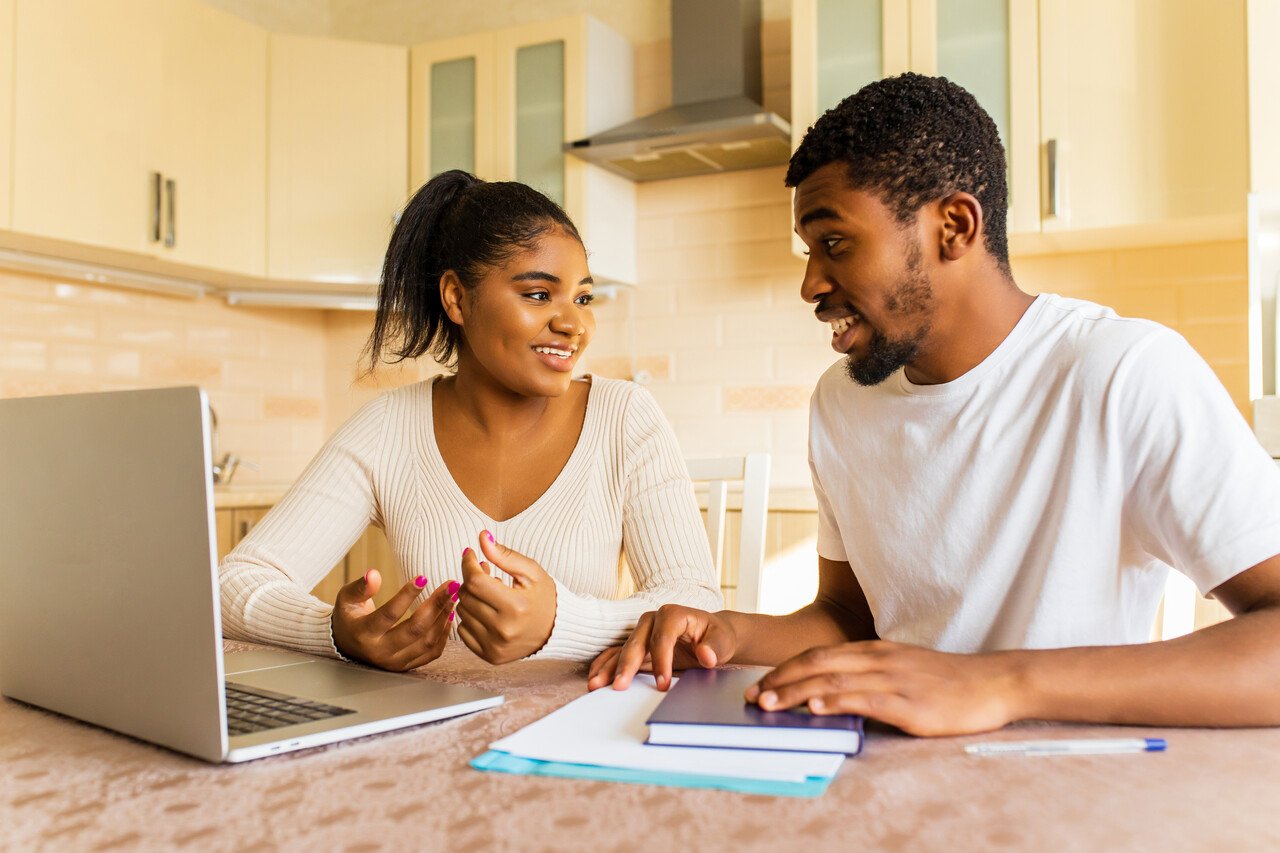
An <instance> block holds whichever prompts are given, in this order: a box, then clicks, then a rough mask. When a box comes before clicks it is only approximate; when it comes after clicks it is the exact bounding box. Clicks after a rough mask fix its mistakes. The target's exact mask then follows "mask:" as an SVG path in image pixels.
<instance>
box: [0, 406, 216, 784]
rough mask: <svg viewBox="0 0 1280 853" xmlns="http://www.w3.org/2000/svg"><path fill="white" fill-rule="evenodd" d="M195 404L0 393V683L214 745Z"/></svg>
mask: <svg viewBox="0 0 1280 853" xmlns="http://www.w3.org/2000/svg"><path fill="white" fill-rule="evenodd" d="M208 436H209V415H208V401H207V399H206V398H205V395H204V392H203V391H202V390H200V389H199V388H164V389H154V390H143V391H118V392H109V393H102V394H74V395H66V396H57V397H34V398H24V399H10V400H0V448H2V449H3V452H4V455H5V465H4V472H3V474H0V507H2V508H3V509H2V510H0V543H3V544H2V545H0V693H3V694H4V695H5V696H9V697H11V698H14V699H19V700H21V701H23V702H27V703H30V704H32V705H38V706H40V707H43V708H47V709H49V710H51V711H56V712H58V713H61V714H66V715H68V716H71V717H76V718H78V719H81V720H85V721H87V722H91V723H95V724H97V725H100V726H104V727H106V728H110V729H114V730H116V731H119V732H123V733H125V734H128V735H133V736H135V737H138V738H142V739H144V740H148V741H151V742H153V743H158V744H161V745H163V746H168V747H171V748H173V749H176V750H179V751H181V752H186V753H189V754H191V755H195V756H198V757H200V758H204V759H206V760H208V761H220V760H222V758H223V757H224V756H225V755H226V753H227V735H226V723H225V716H224V714H225V712H224V699H223V672H222V654H221V651H222V629H221V623H220V619H219V615H220V614H218V612H217V602H218V595H217V589H216V583H217V579H216V574H215V572H214V570H213V567H214V566H215V564H216V553H217V552H216V541H215V530H214V521H213V486H212V482H211V481H210V478H209V470H210V468H209V465H210V458H209V439H208Z"/></svg>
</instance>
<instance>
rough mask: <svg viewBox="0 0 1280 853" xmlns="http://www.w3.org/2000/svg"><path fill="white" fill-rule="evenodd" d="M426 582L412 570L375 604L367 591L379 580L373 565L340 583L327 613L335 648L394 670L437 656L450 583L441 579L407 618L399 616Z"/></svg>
mask: <svg viewBox="0 0 1280 853" xmlns="http://www.w3.org/2000/svg"><path fill="white" fill-rule="evenodd" d="M426 585H427V579H426V578H424V577H423V576H422V575H418V577H416V578H414V579H413V580H411V581H409V582H408V583H406V584H405V585H404V586H403V587H402V588H401V589H400V591H399V592H397V593H396V594H395V595H394V596H393V597H392V598H391V600H390V601H388V602H387V603H386V604H384V605H382V606H381V607H379V608H376V609H375V608H374V606H373V596H374V595H375V594H377V592H378V589H379V588H380V587H381V586H382V575H381V574H380V573H379V572H378V571H377V570H376V569H370V570H369V571H367V572H365V574H364V577H362V578H357V579H356V580H354V581H352V582H351V583H349V584H347V585H346V586H344V587H343V588H342V589H340V590H339V591H338V597H337V599H336V600H335V601H334V605H333V616H332V617H330V624H331V625H332V628H333V642H334V644H335V645H337V647H338V651H340V652H342V653H343V654H344V655H346V656H347V657H349V658H351V659H352V660H358V661H362V662H364V663H367V664H371V665H373V666H376V667H380V668H381V669H389V670H393V671H395V672H405V671H407V670H410V669H417V668H418V667H420V666H425V665H427V664H429V663H431V661H433V660H435V659H436V658H438V657H440V653H441V652H442V651H444V644H445V640H446V639H448V636H449V622H450V621H451V620H452V619H453V616H452V614H451V613H450V596H451V595H452V590H451V589H450V587H453V589H454V590H456V589H457V585H456V583H454V582H453V581H450V582H449V583H446V584H441V585H440V588H439V589H437V590H436V591H435V592H433V593H431V596H430V597H429V598H428V599H427V600H426V601H424V602H422V604H420V605H418V608H417V609H416V610H414V611H413V613H412V615H410V616H409V618H408V619H405V620H404V621H403V622H401V621H400V617H402V616H404V614H405V611H406V610H408V609H409V605H411V604H412V603H413V600H414V599H415V598H417V597H418V595H419V594H420V593H421V592H422V590H423V588H424V587H426Z"/></svg>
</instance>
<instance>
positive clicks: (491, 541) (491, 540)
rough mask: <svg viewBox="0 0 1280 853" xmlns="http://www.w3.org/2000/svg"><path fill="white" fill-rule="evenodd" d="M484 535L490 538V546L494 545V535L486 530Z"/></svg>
mask: <svg viewBox="0 0 1280 853" xmlns="http://www.w3.org/2000/svg"><path fill="white" fill-rule="evenodd" d="M484 535H485V536H487V537H489V544H490V545H492V544H493V534H492V533H490V532H489V531H487V530H486V531H485V532H484Z"/></svg>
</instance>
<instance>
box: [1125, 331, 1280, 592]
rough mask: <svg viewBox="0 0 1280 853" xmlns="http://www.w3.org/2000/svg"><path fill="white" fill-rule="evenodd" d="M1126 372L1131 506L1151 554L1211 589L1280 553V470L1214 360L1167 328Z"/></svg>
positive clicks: (1137, 351)
mask: <svg viewBox="0 0 1280 853" xmlns="http://www.w3.org/2000/svg"><path fill="white" fill-rule="evenodd" d="M1117 380H1118V382H1119V385H1118V399H1119V400H1120V401H1122V405H1121V406H1119V407H1116V408H1113V410H1112V411H1110V412H1109V415H1110V416H1113V417H1116V418H1118V419H1120V434H1121V435H1122V436H1123V443H1124V447H1123V448H1122V451H1123V453H1124V459H1125V465H1126V471H1125V474H1126V482H1127V483H1129V484H1130V488H1129V491H1128V495H1127V496H1126V514H1127V515H1128V517H1129V518H1130V519H1131V520H1132V523H1133V524H1134V525H1135V527H1136V532H1137V536H1138V539H1139V541H1140V542H1141V543H1142V544H1143V547H1144V548H1145V549H1146V550H1147V551H1148V553H1150V554H1151V555H1152V556H1153V557H1156V558H1158V559H1160V560H1162V561H1163V562H1165V563H1168V564H1169V565H1171V566H1173V567H1174V568H1175V569H1177V570H1178V571H1180V572H1182V573H1183V574H1185V575H1186V576H1187V577H1189V578H1190V579H1191V580H1192V581H1193V582H1194V583H1195V585H1196V586H1197V588H1199V590H1200V592H1201V593H1208V592H1209V591H1210V590H1212V589H1213V588H1214V587H1217V586H1219V585H1220V584H1222V583H1223V582H1225V581H1227V580H1230V579H1231V578H1233V577H1235V576H1236V575H1237V574H1239V573H1240V572H1242V571H1244V570H1245V569H1248V568H1250V567H1252V566H1254V565H1256V564H1258V563H1260V562H1262V561H1263V560H1265V559H1267V558H1269V557H1272V556H1275V555H1276V554H1280V469H1278V468H1277V466H1276V463H1275V462H1274V461H1273V460H1272V459H1271V457H1270V456H1269V455H1268V454H1267V452H1266V451H1265V450H1263V449H1262V446H1261V445H1259V444H1258V441H1257V439H1256V438H1255V437H1254V435H1253V431H1252V430H1251V429H1250V428H1249V425H1248V424H1247V423H1246V422H1245V420H1244V418H1243V417H1242V416H1241V415H1240V412H1239V410H1237V409H1236V407H1235V404H1234V403H1233V402H1232V400H1231V398H1230V396H1229V395H1228V394H1227V391H1226V389H1225V388H1224V387H1223V386H1222V383H1221V382H1220V381H1218V378H1217V376H1215V375H1214V373H1213V371H1212V370H1211V369H1210V368H1209V365H1208V364H1206V363H1205V361H1204V359H1202V358H1201V357H1200V356H1199V354H1198V353H1196V352H1195V350H1193V349H1192V348H1191V346H1190V345H1189V344H1188V343H1187V342H1186V340H1185V339H1183V338H1182V336H1181V335H1178V334H1176V333H1174V332H1171V331H1168V330H1163V331H1161V332H1159V333H1157V334H1154V335H1152V336H1151V338H1149V339H1148V340H1147V342H1146V346H1143V347H1135V348H1134V349H1133V350H1131V351H1130V352H1129V353H1128V354H1127V355H1126V356H1125V358H1124V361H1122V364H1121V366H1120V368H1119V369H1118V370H1117Z"/></svg>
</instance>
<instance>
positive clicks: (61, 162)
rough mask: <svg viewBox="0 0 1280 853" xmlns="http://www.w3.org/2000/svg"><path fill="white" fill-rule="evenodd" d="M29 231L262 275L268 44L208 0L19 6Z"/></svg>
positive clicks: (22, 211) (16, 220) (17, 127)
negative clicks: (205, 1) (206, 1)
mask: <svg viewBox="0 0 1280 853" xmlns="http://www.w3.org/2000/svg"><path fill="white" fill-rule="evenodd" d="M15 22H16V39H15V45H14V57H15V61H14V74H15V86H14V111H13V112H14V131H13V165H14V171H13V190H12V193H13V200H12V222H11V227H12V228H13V229H14V230H15V231H19V232H23V233H28V234H35V235H39V236H42V237H51V238H55V239H60V240H68V241H73V242H77V243H85V244H89V245H93V246H101V247H106V248H111V249H118V250H123V251H127V252H133V253H140V254H148V255H152V256H155V257H161V258H165V259H170V260H175V261H181V262H183V263H189V264H195V265H202V266H214V267H217V268H220V269H225V270H230V271H233V272H238V273H243V274H248V275H261V274H262V273H263V269H264V253H263V245H264V240H263V236H262V235H263V234H264V224H265V207H264V199H263V193H262V190H261V187H262V186H263V180H264V175H265V156H266V155H265V141H266V129H265V122H266V101H265V97H264V91H265V86H266V36H265V34H264V33H263V32H262V31H261V30H259V29H258V28H256V27H254V26H252V25H250V24H247V23H245V22H243V21H241V20H239V19H238V18H235V17H234V16H231V15H229V14H227V13H224V12H219V11H216V10H213V9H211V8H209V7H206V6H204V5H203V4H201V3H198V2H195V0H118V2H113V3H110V4H106V3H100V2H95V0H18V2H17V9H16V16H15Z"/></svg>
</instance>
